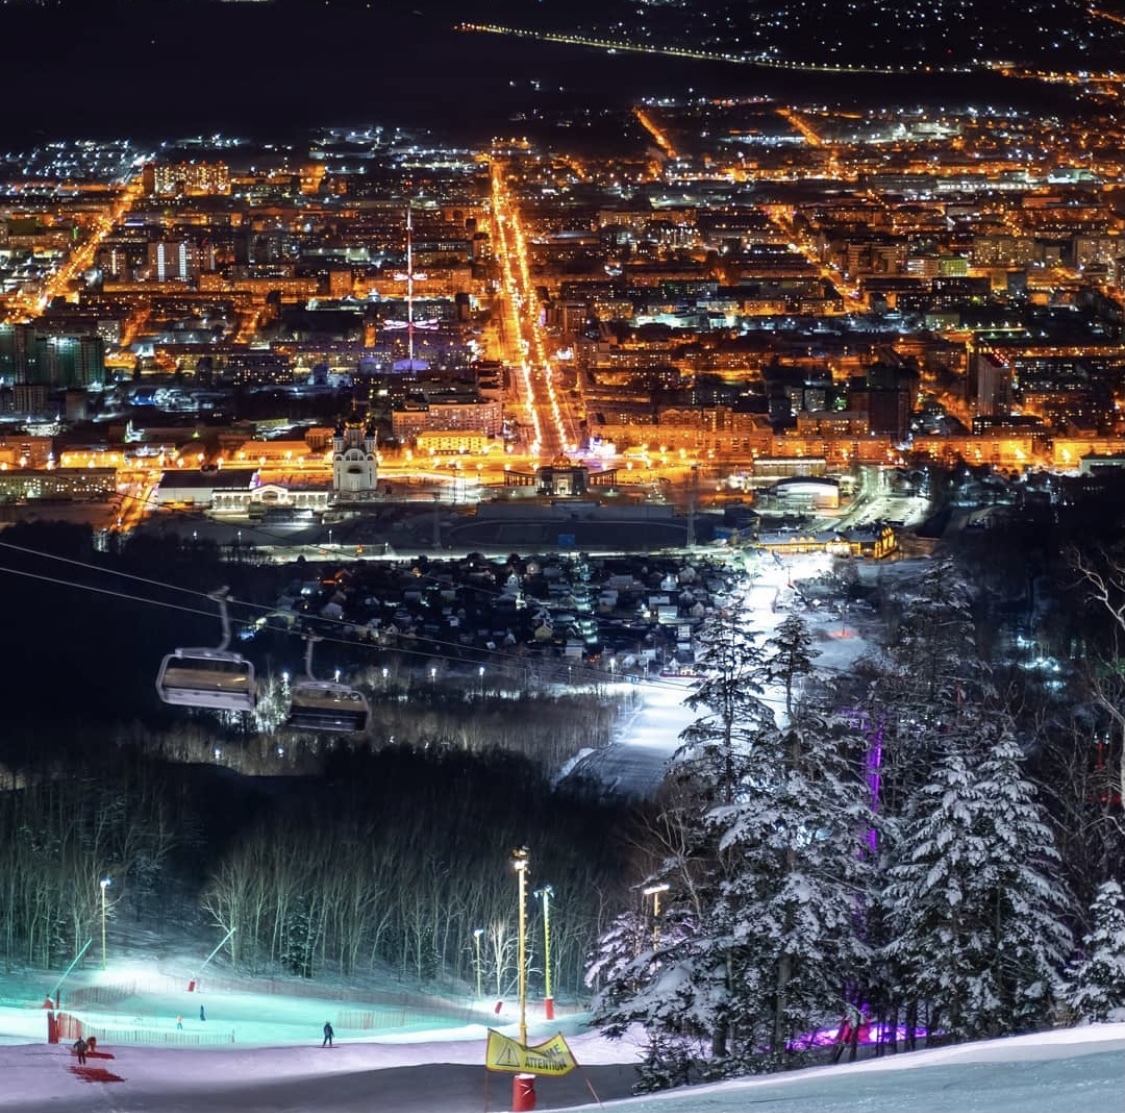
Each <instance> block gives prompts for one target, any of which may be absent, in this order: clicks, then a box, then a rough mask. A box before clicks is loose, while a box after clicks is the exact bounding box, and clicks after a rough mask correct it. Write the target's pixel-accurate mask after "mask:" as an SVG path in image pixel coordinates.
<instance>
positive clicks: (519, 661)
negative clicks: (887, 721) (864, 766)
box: [0, 541, 851, 706]
mask: <svg viewBox="0 0 1125 1113" xmlns="http://www.w3.org/2000/svg"><path fill="white" fill-rule="evenodd" d="M0 548H6V549H12V550H14V551H17V552H21V553H25V554H26V555H29V556H38V557H46V558H47V559H50V560H57V561H61V562H63V563H65V564H71V565H74V566H76V567H79V568H86V569H89V570H91V571H94V572H100V573H105V574H109V575H114V576H121V577H122V578H124V579H129V580H135V581H137V582H139V583H145V584H149V585H150V586H153V587H158V588H162V589H165V590H168V591H179V592H182V593H184V594H187V595H195V596H198V597H199V598H201V599H210V598H211V593H209V592H205V591H198V590H196V589H194V588H186V587H180V586H178V585H176V584H170V583H167V582H165V581H163V580H155V579H151V578H149V577H146V576H137V575H134V574H133V573H130V572H124V571H121V570H119V569H114V568H106V567H103V566H101V565H96V564H91V563H89V562H87V561H81V560H76V559H74V558H72V557H64V556H59V555H57V554H55V553H48V552H43V551H41V550H37V549H30V548H26V547H24V546H21V545H13V544H12V543H10V542H7V541H0ZM399 559H402V560H406V559H408V558H399ZM0 572H11V573H13V574H14V575H19V576H25V577H28V578H31V579H38V580H43V581H46V582H48V583H54V584H58V585H61V586H65V587H74V588H78V589H80V590H87V591H92V592H96V593H98V594H102V595H110V596H115V597H117V598H120V599H127V600H131V601H133V602H138V603H147V604H149V605H151V606H157V607H166V608H167V609H169V610H176V611H181V612H184V613H187V614H195V615H201V616H203V617H206V618H214V617H215V614H214V612H213V611H204V610H199V609H196V608H194V607H186V606H181V605H179V604H176V603H168V602H164V601H162V600H159V599H151V598H147V597H145V596H139V595H130V594H129V593H127V592H119V591H113V590H111V589H109V588H101V587H96V586H94V585H92V584H83V583H78V582H75V581H72V580H65V579H61V578H56V577H51V576H46V575H44V574H42V573H35V572H27V571H23V570H21V569H16V568H9V567H6V566H3V565H0ZM422 578H426V579H431V578H434V574H432V573H431V574H429V575H427V576H425V577H422ZM473 590H474V591H479V592H481V593H482V594H486V595H492V596H494V597H496V598H500V597H501V596H502V594H503V593H502V592H498V591H494V590H490V589H487V588H480V587H474V588H473ZM228 603H229V604H231V605H237V606H242V607H247V608H249V609H251V610H256V611H260V612H265V613H266V614H267V615H274V614H277V613H278V611H277V608H276V607H272V606H269V605H268V604H264V603H253V602H250V601H248V600H242V599H229V600H228ZM302 617H303V616H301V615H297V614H294V618H296V619H298V620H300V619H301V618H302ZM314 617H315V621H316V622H318V623H322V624H326V625H330V626H344V627H347V628H349V629H353V628H354V627H355V625H356V624H355V623H352V622H348V621H346V620H344V619H337V618H327V617H322V616H319V615H317V616H314ZM268 628H269V629H270V630H272V631H275V632H279V633H287V634H290V635H291V636H296V637H304V636H305V635H304V632H303V631H301V630H294V629H283V628H281V627H278V626H269V627H268ZM322 640H324V641H326V642H329V643H334V644H337V645H343V646H347V647H349V648H352V649H355V648H361V649H365V650H368V651H375V652H383V653H397V654H400V655H404V656H411V657H421V658H424V659H427V660H432V659H433V657H434V654H433V653H430V652H426V651H425V650H421V649H410V648H408V647H401V646H395V647H388V646H381V645H372V644H369V643H365V642H362V641H358V640H355V639H350V638H340V637H333V636H331V635H322ZM426 640H427V641H428V642H429V644H431V645H433V646H436V647H439V648H444V649H451V650H455V651H457V652H461V651H463V650H464V649H465V648H466V647H465V646H463V645H461V644H460V643H458V642H451V641H446V640H444V639H439V638H428V639H426ZM488 652H489V653H490V654H491V655H492V656H491V657H490V658H489V661H490V664H491V667H494V668H502V669H509V668H510V669H512V670H517V669H518V670H520V671H525V670H527V669H528V668H529V667H530V665H529V663H528V662H526V661H525V660H524V658H522V657H520V656H518V655H517V654H514V653H510V652H504V651H502V650H490V651H488ZM567 667H568V669H573V670H576V671H578V672H580V673H585V674H588V675H589V676H590V677H592V678H594V679H596V680H598V681H602V682H604V681H605V680H606V675H605V673H604V671H603V670H600V669H595V668H594V667H592V666H590V665H586V664H576V665H568V666H567ZM814 668H815V669H816V670H817V671H820V672H829V673H841V674H847V673H850V671H851V670H850V669H846V668H841V667H840V666H836V665H815V664H814ZM638 684H639V685H640V686H644V687H648V688H655V689H658V690H665V691H676V692H680V691H682V688H681V686H680V685H678V684H672V683H669V682H668V681H667V680H665V679H663V678H660V677H642V678H640V679H639V680H638ZM758 699H759V700H760V701H761V702H763V703H767V704H770V703H773V704H776V705H777V706H784V701H781V700H771V699H768V698H763V697H761V696H759V697H758Z"/></svg>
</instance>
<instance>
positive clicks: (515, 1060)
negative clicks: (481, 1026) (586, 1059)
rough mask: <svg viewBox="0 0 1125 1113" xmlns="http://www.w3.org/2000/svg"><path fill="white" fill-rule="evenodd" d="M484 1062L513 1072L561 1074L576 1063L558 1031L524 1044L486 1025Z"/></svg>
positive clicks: (490, 1067) (489, 1066)
mask: <svg viewBox="0 0 1125 1113" xmlns="http://www.w3.org/2000/svg"><path fill="white" fill-rule="evenodd" d="M485 1066H486V1067H487V1068H488V1070H498V1071H510V1072H511V1073H512V1074H549V1075H563V1074H567V1073H569V1072H570V1071H572V1070H574V1068H575V1067H576V1066H578V1064H577V1063H576V1062H575V1061H574V1053H573V1052H572V1051H571V1050H570V1048H569V1047H568V1046H567V1043H566V1040H565V1039H563V1035H562V1033H561V1032H559V1033H558V1035H555V1036H552V1037H551V1038H550V1039H549V1040H547V1042H546V1043H539V1044H536V1045H535V1046H534V1047H524V1046H523V1044H521V1043H520V1042H519V1041H518V1040H513V1039H509V1037H507V1036H505V1035H503V1034H502V1033H500V1032H497V1031H495V1030H494V1029H492V1028H489V1030H488V1051H487V1052H486V1054H485Z"/></svg>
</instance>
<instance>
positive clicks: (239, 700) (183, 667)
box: [156, 649, 257, 711]
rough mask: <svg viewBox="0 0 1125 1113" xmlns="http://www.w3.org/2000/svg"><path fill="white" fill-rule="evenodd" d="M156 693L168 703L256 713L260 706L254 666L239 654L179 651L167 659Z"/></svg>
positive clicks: (170, 654)
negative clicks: (254, 711) (258, 705)
mask: <svg viewBox="0 0 1125 1113" xmlns="http://www.w3.org/2000/svg"><path fill="white" fill-rule="evenodd" d="M156 690H157V692H158V693H159V694H160V698H161V699H162V700H163V701H164V702H165V703H170V704H175V705H177V706H180V707H210V708H214V709H215V710H218V711H253V710H254V705H255V704H256V702H257V687H256V685H255V683H254V666H253V665H252V664H251V663H250V662H249V661H247V660H246V659H245V658H244V657H240V656H239V655H238V654H237V653H226V652H221V651H219V650H216V649H177V650H176V651H175V652H174V653H169V654H168V656H167V657H165V658H164V662H163V664H162V665H161V666H160V675H159V676H158V677H157V679H156Z"/></svg>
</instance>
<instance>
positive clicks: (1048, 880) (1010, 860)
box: [882, 707, 1069, 1040]
mask: <svg viewBox="0 0 1125 1113" xmlns="http://www.w3.org/2000/svg"><path fill="white" fill-rule="evenodd" d="M1022 764H1023V754H1022V752H1021V750H1020V747H1019V745H1018V743H1017V741H1016V738H1015V736H1014V732H1013V730H1012V726H1011V723H1010V721H1009V719H1008V717H1007V715H1006V714H1005V713H1003V712H1002V711H988V712H985V711H982V710H980V709H979V708H975V707H971V708H966V709H964V710H963V712H962V714H961V716H959V718H958V719H957V720H956V721H955V722H953V723H951V724H949V725H948V727H947V731H946V738H945V752H944V755H943V756H942V758H941V759H940V760H939V762H938V764H937V767H936V768H935V770H934V772H933V776H932V779H931V781H930V783H929V784H926V785H924V786H922V787H921V788H920V789H919V790H918V791H917V792H916V793H915V794H914V795H913V797H912V798H911V799H910V800H909V801H908V803H907V806H906V808H905V810H904V812H903V814H902V816H901V817H899V818H897V819H892V820H891V821H890V822H887V823H885V824H884V827H885V829H886V830H887V831H888V834H889V838H888V840H887V842H886V844H885V854H884V868H885V870H886V877H887V884H886V888H885V890H884V893H883V894H882V896H883V902H884V906H885V909H886V926H887V928H888V935H889V938H890V942H889V943H888V944H887V946H886V947H885V949H884V955H883V957H884V958H885V960H886V961H887V963H888V964H889V968H890V971H891V972H892V975H893V976H894V977H895V978H896V979H897V980H898V983H899V984H898V985H897V987H896V988H897V990H898V993H899V994H900V995H901V997H902V998H904V999H905V1000H906V1001H907V1002H908V1004H909V1005H911V1006H913V1007H914V1009H915V1010H916V1012H917V1015H918V1016H919V1017H920V1018H921V1019H923V1020H924V1021H926V1022H927V1023H928V1027H929V1031H930V1034H931V1038H934V1037H938V1038H943V1039H948V1040H963V1039H980V1038H988V1037H993V1036H999V1035H1003V1034H1008V1033H1015V1032H1023V1031H1029V1030H1032V1029H1034V1028H1036V1027H1037V1026H1039V1025H1042V1024H1044V1023H1046V1022H1047V1020H1048V1018H1049V1015H1050V1010H1051V1007H1052V1003H1053V986H1054V983H1055V979H1056V972H1057V971H1058V970H1059V969H1060V968H1061V964H1062V962H1063V961H1064V958H1065V955H1066V954H1067V952H1068V947H1069V932H1068V929H1067V927H1066V923H1065V916H1066V913H1067V910H1068V903H1069V902H1068V897H1067V894H1066V893H1065V891H1064V890H1063V889H1062V887H1061V885H1060V884H1059V882H1058V881H1057V880H1056V879H1055V875H1056V874H1057V865H1058V854H1057V852H1056V850H1055V846H1054V840H1053V837H1052V834H1051V830H1050V828H1049V827H1048V826H1047V824H1046V822H1045V820H1044V817H1043V814H1042V812H1041V810H1040V808H1039V806H1038V805H1037V803H1036V801H1035V798H1034V797H1035V792H1034V788H1033V786H1032V785H1031V783H1030V782H1029V781H1028V780H1026V779H1025V778H1024V776H1023V772H1022Z"/></svg>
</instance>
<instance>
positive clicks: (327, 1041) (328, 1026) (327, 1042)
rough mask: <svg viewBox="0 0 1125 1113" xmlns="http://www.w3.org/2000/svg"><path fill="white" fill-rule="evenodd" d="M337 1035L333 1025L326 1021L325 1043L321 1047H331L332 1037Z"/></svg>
mask: <svg viewBox="0 0 1125 1113" xmlns="http://www.w3.org/2000/svg"><path fill="white" fill-rule="evenodd" d="M335 1034H336V1033H335V1032H333V1031H332V1025H331V1023H329V1021H327V1020H326V1021H325V1022H324V1043H322V1044H321V1045H320V1046H321V1047H331V1046H332V1037H333V1036H334V1035H335Z"/></svg>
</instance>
